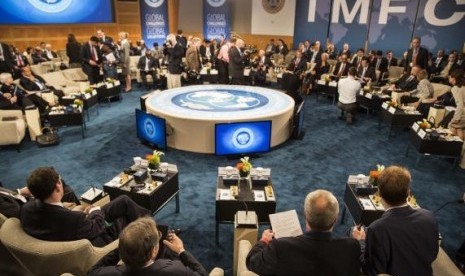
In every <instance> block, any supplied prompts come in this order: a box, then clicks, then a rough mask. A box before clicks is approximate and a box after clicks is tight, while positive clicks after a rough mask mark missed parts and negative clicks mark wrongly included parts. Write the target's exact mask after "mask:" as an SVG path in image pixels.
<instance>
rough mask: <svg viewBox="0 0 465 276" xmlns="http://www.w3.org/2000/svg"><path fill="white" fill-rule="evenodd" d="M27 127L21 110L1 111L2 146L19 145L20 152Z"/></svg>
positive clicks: (0, 142)
mask: <svg viewBox="0 0 465 276" xmlns="http://www.w3.org/2000/svg"><path fill="white" fill-rule="evenodd" d="M26 126H27V125H26V121H25V120H24V116H23V112H22V111H21V110H0V145H17V149H18V151H19V146H20V144H21V141H22V140H23V138H24V136H25V134H26Z"/></svg>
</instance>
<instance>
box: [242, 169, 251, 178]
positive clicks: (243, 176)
mask: <svg viewBox="0 0 465 276" xmlns="http://www.w3.org/2000/svg"><path fill="white" fill-rule="evenodd" d="M249 174H250V171H241V170H239V176H240V177H241V178H247V177H248V176H249Z"/></svg>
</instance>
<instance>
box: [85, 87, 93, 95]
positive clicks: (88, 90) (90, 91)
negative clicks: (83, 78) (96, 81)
mask: <svg viewBox="0 0 465 276" xmlns="http://www.w3.org/2000/svg"><path fill="white" fill-rule="evenodd" d="M92 91H94V89H93V88H92V87H87V88H86V90H84V92H85V93H87V94H92Z"/></svg>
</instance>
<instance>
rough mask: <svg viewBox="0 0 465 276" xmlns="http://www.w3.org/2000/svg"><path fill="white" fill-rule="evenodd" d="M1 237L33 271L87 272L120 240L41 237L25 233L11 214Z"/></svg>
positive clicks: (39, 272)
mask: <svg viewBox="0 0 465 276" xmlns="http://www.w3.org/2000/svg"><path fill="white" fill-rule="evenodd" d="M0 240H1V241H2V243H3V245H4V246H5V247H6V248H7V250H8V251H9V252H10V253H11V254H12V255H13V256H14V257H15V258H17V259H18V260H20V262H22V265H23V266H24V267H25V268H27V269H28V270H29V271H31V272H33V274H34V275H44V276H45V275H61V274H63V273H66V272H68V273H71V274H73V275H86V273H87V271H88V270H89V269H90V268H91V267H92V266H93V265H94V264H95V263H97V261H98V260H99V259H100V258H102V257H103V256H105V255H106V254H107V253H109V252H110V251H112V250H114V249H116V248H117V247H118V241H117V240H116V241H114V242H112V243H111V244H109V245H107V246H105V247H102V248H98V247H94V246H93V245H92V244H91V243H90V241H89V240H86V239H82V240H77V241H69V242H51V241H42V240H38V239H36V238H33V237H31V236H29V235H28V234H26V233H25V232H24V231H23V229H22V228H21V224H20V222H19V220H18V219H17V218H9V219H8V220H6V221H5V222H4V223H3V225H2V227H1V228H0Z"/></svg>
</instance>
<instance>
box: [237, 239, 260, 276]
mask: <svg viewBox="0 0 465 276" xmlns="http://www.w3.org/2000/svg"><path fill="white" fill-rule="evenodd" d="M250 249H252V244H251V243H250V242H249V241H247V240H241V241H239V253H238V256H237V276H257V275H258V274H255V273H253V272H252V271H250V270H248V269H247V266H246V265H245V260H246V258H247V254H249V251H250Z"/></svg>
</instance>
